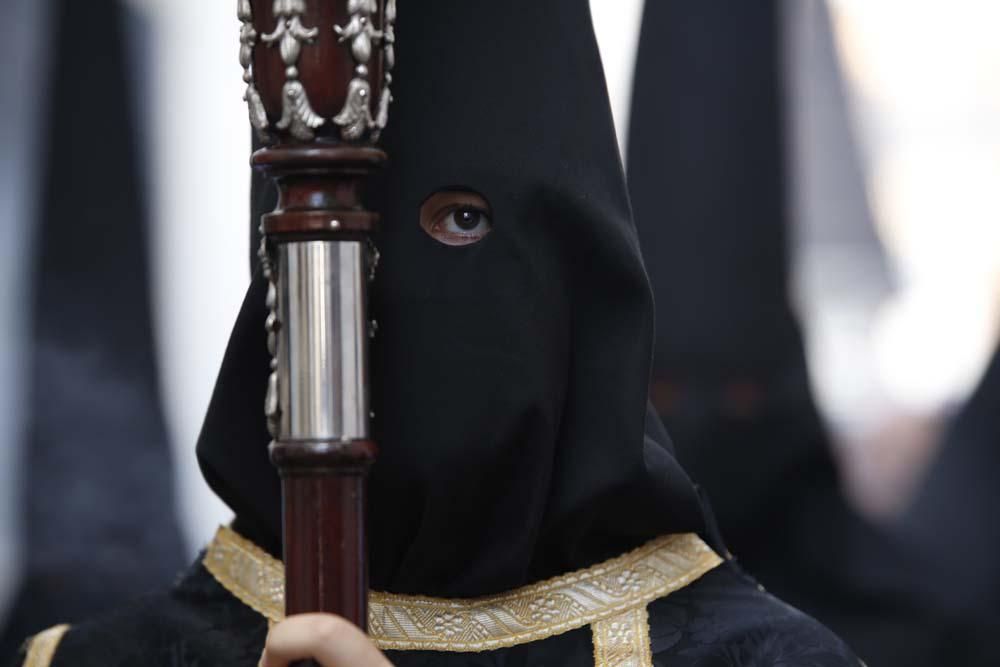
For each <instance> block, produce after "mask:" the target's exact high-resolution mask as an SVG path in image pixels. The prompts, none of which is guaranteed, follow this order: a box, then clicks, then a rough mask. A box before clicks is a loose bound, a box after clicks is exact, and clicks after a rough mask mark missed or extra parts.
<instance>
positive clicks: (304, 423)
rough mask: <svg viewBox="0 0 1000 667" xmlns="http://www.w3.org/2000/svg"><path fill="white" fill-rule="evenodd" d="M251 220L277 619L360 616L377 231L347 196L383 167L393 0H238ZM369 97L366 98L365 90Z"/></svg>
mask: <svg viewBox="0 0 1000 667" xmlns="http://www.w3.org/2000/svg"><path fill="white" fill-rule="evenodd" d="M238 3H239V9H238V11H239V19H240V21H241V30H240V47H241V48H240V63H241V65H242V66H243V72H244V73H243V80H244V82H245V83H246V85H247V88H246V92H245V95H244V97H245V99H246V101H247V104H248V107H249V112H250V121H251V124H252V125H253V126H254V128H255V129H256V131H257V132H258V133H259V135H260V136H261V138H262V139H264V140H265V141H266V143H267V147H265V148H262V149H261V150H259V151H257V152H256V153H254V155H253V158H252V160H251V162H252V164H253V166H254V167H255V168H256V169H260V170H262V171H263V172H264V173H265V174H267V175H268V176H269V177H270V178H272V179H273V180H274V182H275V184H276V185H277V188H278V193H279V195H278V204H277V206H276V208H275V209H274V211H272V212H271V213H268V214H266V215H264V216H263V218H262V220H261V228H262V231H263V241H262V243H261V248H260V257H261V264H262V270H263V272H264V275H265V277H266V279H267V280H268V282H269V286H268V296H267V300H268V309H269V315H268V318H267V322H266V325H265V326H266V328H267V340H268V343H267V344H268V349H269V351H270V353H271V355H272V361H271V374H270V377H269V379H268V387H267V398H266V405H265V412H266V417H267V422H268V428H269V430H270V432H271V436H272V437H273V441H272V443H271V447H270V451H271V460H272V462H273V463H274V464H275V466H277V468H278V470H279V473H280V475H281V479H282V498H283V548H284V561H285V569H286V584H285V588H286V593H285V599H286V613H288V614H294V613H302V612H312V611H323V612H331V613H336V614H340V615H341V616H344V617H345V618H347V619H349V620H351V621H353V622H354V623H355V624H357V625H358V626H360V627H362V628H365V627H366V621H367V592H368V580H367V543H366V531H365V519H366V506H365V505H366V502H365V500H366V499H365V494H366V478H367V474H368V470H369V468H370V466H371V464H372V463H373V462H374V460H375V455H376V452H377V449H376V447H375V443H374V442H373V441H372V439H371V433H370V424H369V422H370V416H371V412H370V407H369V385H368V340H369V337H370V336H371V335H373V334H374V323H372V322H371V321H370V318H369V316H368V311H367V289H368V283H369V281H370V280H371V279H372V278H373V276H374V271H375V268H376V266H377V262H378V253H377V251H375V249H374V246H373V245H372V243H371V241H370V234H371V233H372V232H373V231H374V229H375V226H376V224H377V222H378V217H377V215H376V214H375V213H373V212H371V211H369V210H367V209H366V208H365V206H364V203H363V201H362V194H363V190H364V185H365V181H366V179H367V177H368V176H369V175H370V174H371V173H372V172H374V171H375V170H376V169H378V168H379V166H380V165H381V164H382V163H383V162H384V160H385V157H386V156H385V154H384V153H383V152H382V151H381V150H379V149H378V148H377V147H376V144H377V142H378V136H379V133H380V132H381V130H382V129H383V128H384V127H385V124H386V121H387V119H388V110H389V104H390V102H391V100H392V96H391V93H390V84H391V82H392V74H391V72H392V68H393V64H394V42H395V35H394V31H393V23H394V20H395V14H396V7H395V0H238ZM373 91H374V93H376V94H373Z"/></svg>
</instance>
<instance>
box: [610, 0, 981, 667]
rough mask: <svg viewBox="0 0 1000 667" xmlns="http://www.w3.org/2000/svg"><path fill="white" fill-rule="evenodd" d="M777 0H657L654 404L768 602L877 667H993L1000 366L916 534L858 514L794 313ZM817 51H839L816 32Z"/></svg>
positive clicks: (640, 130) (646, 59) (646, 190)
mask: <svg viewBox="0 0 1000 667" xmlns="http://www.w3.org/2000/svg"><path fill="white" fill-rule="evenodd" d="M784 4H787V3H782V2H780V1H779V0H767V1H766V2H755V3H734V2H728V1H726V0H649V1H648V2H646V5H645V14H644V17H643V25H642V35H641V39H640V47H639V52H638V57H637V64H636V71H635V86H634V92H633V100H632V115H631V123H630V136H629V145H628V150H627V156H628V182H629V190H630V196H631V201H632V205H633V212H634V216H635V220H636V225H637V228H638V232H639V237H640V239H641V242H642V249H643V254H644V257H645V263H646V267H647V269H648V271H649V276H650V282H651V284H652V287H653V293H654V295H655V298H656V303H657V309H658V323H657V330H656V337H655V341H654V347H655V355H654V363H653V371H652V385H651V395H652V398H653V403H654V406H655V407H656V409H657V411H658V413H659V416H660V417H661V418H662V419H663V420H664V422H665V423H666V425H667V427H668V428H669V429H670V433H671V434H672V435H673V437H674V439H675V441H676V443H677V449H676V454H677V458H678V459H679V460H680V462H681V463H682V465H683V466H684V467H685V469H686V470H687V471H689V472H690V474H691V476H692V478H693V479H694V480H695V481H697V482H698V483H699V484H702V485H703V486H704V488H705V489H706V491H707V493H708V494H709V496H710V497H711V499H712V503H713V508H714V510H715V516H716V517H717V518H718V522H719V525H720V527H721V529H722V532H723V533H724V535H725V536H726V541H727V545H728V546H729V547H730V548H731V549H732V551H733V553H734V554H735V555H736V558H737V559H738V560H739V562H740V563H741V565H742V566H744V567H746V568H747V570H748V571H749V572H751V573H752V574H753V575H754V576H755V577H758V578H759V579H760V581H761V582H762V583H763V584H764V585H765V586H767V588H768V590H770V591H772V592H774V593H776V594H777V595H779V596H781V597H782V598H783V599H785V600H787V601H789V602H791V603H792V604H794V605H796V606H798V607H800V608H802V609H804V610H805V611H807V612H808V613H810V614H812V615H814V616H815V617H816V618H818V619H819V620H820V621H822V622H823V623H825V624H828V625H829V626H830V627H831V628H832V629H833V630H835V631H836V632H837V633H838V634H840V635H841V636H842V637H844V638H845V639H846V640H847V641H848V642H850V644H851V645H852V646H853V647H854V648H855V649H856V650H857V651H859V652H860V653H861V654H862V655H863V656H864V657H865V659H866V660H868V661H870V663H871V664H873V665H883V664H884V665H907V667H918V666H923V665H927V666H930V665H940V664H954V665H963V666H970V667H971V666H972V665H976V666H978V665H995V664H998V661H997V659H996V657H995V651H992V650H991V649H992V648H993V647H992V646H990V644H991V640H990V639H989V638H991V637H993V636H995V634H996V627H997V621H996V613H995V611H994V612H993V613H992V615H991V613H990V612H989V611H987V610H988V609H989V607H988V605H986V604H984V602H986V600H987V599H988V598H989V596H991V595H995V594H996V590H997V588H996V587H995V586H994V587H992V588H991V587H990V582H991V581H997V579H996V573H997V572H998V569H997V568H996V567H995V566H994V567H991V565H995V563H996V558H995V557H994V554H993V553H992V552H991V551H989V550H983V549H977V548H976V545H977V544H983V543H987V544H989V543H993V544H996V543H998V542H1000V540H997V541H993V542H990V541H989V540H986V541H985V542H977V540H981V539H983V537H984V536H985V535H987V534H989V531H990V530H991V529H992V530H993V532H994V534H996V533H997V531H996V530H995V529H994V528H995V527H997V526H1000V523H998V522H997V521H992V522H991V521H990V519H989V518H987V517H989V516H993V514H995V511H994V510H995V508H996V503H995V502H994V503H990V502H987V501H988V500H989V499H993V498H996V497H997V495H996V491H995V489H996V488H997V486H996V484H995V483H994V480H993V471H994V470H995V469H996V467H995V466H991V465H989V464H990V463H992V462H993V461H996V451H997V450H996V447H995V444H996V437H995V434H996V433H997V430H996V429H995V428H994V429H992V430H990V428H989V426H990V424H991V423H992V424H994V425H995V424H996V423H997V421H996V420H995V419H993V420H992V422H991V420H990V417H991V416H995V415H996V414H997V410H996V406H995V403H990V402H989V401H991V400H993V399H992V398H987V396H994V397H995V395H996V394H998V393H1000V388H997V389H994V390H993V393H992V394H991V393H989V392H990V390H989V389H988V387H989V384H990V383H991V382H993V383H994V384H996V385H1000V362H997V363H995V364H994V368H993V370H992V371H991V373H989V374H987V379H986V380H985V381H984V387H983V389H981V390H980V393H979V394H978V395H977V398H976V399H974V400H973V401H972V403H971V404H970V407H969V408H968V409H967V410H966V411H965V413H964V414H963V416H962V418H961V419H960V420H959V425H957V426H956V427H955V428H954V429H953V432H952V435H951V437H950V441H951V442H952V443H953V447H952V448H951V449H952V450H953V451H950V452H946V455H945V456H942V459H941V461H940V462H939V463H938V464H936V465H935V466H933V471H932V473H931V475H930V483H929V484H928V486H927V489H926V490H925V491H924V492H923V494H922V496H921V502H920V503H919V504H918V505H917V506H915V507H914V509H913V510H912V511H911V513H910V515H909V516H910V521H909V522H908V524H907V530H905V531H904V530H900V531H891V530H888V529H886V528H883V527H880V526H875V525H873V524H872V523H870V522H868V521H866V520H865V519H864V517H862V516H861V515H859V514H858V513H857V512H855V511H854V510H853V508H851V506H850V505H849V504H848V502H847V501H846V499H845V498H843V497H842V495H841V491H840V484H839V480H838V475H837V469H836V466H835V462H834V459H833V455H832V443H831V441H830V438H829V435H828V434H827V432H826V429H825V426H824V424H823V421H822V420H821V418H820V415H819V412H818V410H817V407H816V404H815V402H814V401H813V397H812V393H811V390H810V382H809V374H808V368H807V364H806V356H805V350H804V345H803V340H802V333H801V330H800V327H799V324H798V322H797V319H796V316H795V313H794V311H793V308H792V301H791V285H790V279H789V264H790V262H789V242H788V235H789V224H788V223H789V211H788V208H787V207H788V201H789V200H790V197H789V195H788V192H789V190H790V184H791V180H792V179H791V178H790V177H789V175H788V174H787V172H786V168H785V149H786V141H787V134H786V129H785V128H787V127H789V125H788V123H787V122H785V121H784V116H785V108H784V107H785V105H784V104H783V96H782V79H781V70H782V65H783V63H782V49H781V45H782V34H781V26H782V23H783V22H782V20H781V19H782V16H781V13H782V12H781V9H782V7H783V5H784ZM817 11H823V10H822V8H819V9H817ZM822 18H823V17H822V16H821V21H822ZM828 20H829V19H828V17H826V22H827V23H828ZM813 39H818V40H824V41H826V42H827V44H826V45H820V47H819V48H826V49H830V50H832V49H833V44H832V41H831V40H832V36H831V34H830V32H829V26H828V25H826V26H825V30H824V23H823V22H821V23H819V26H818V29H817V30H816V31H815V33H813ZM829 95H830V96H831V98H833V99H832V100H828V101H833V102H836V97H835V95H836V94H835V92H832V91H831V92H829ZM827 112H828V113H833V112H831V111H829V110H828V111H827ZM843 226H844V227H849V226H850V225H848V224H847V223H845V225H843ZM991 376H992V377H993V379H992V380H991V379H990V377H991ZM959 441H961V442H959ZM977 443H978V445H979V446H978V448H977ZM960 452H961V453H960ZM966 457H967V458H966ZM959 480H961V481H959ZM959 487H961V488H962V489H963V490H964V493H961V494H959V493H957V492H956V491H955V489H957V488H959ZM959 498H961V499H962V500H961V501H956V499H959ZM973 499H974V500H973ZM991 512H993V514H991ZM957 545H962V547H958V546H957ZM945 572H947V573H950V574H949V575H948V576H945V577H942V576H941V575H942V573H945ZM943 600H946V602H944V601H943ZM992 600H996V598H995V597H994V598H992ZM993 609H994V610H995V609H996V607H993ZM984 639H986V641H984ZM992 643H995V642H992ZM987 654H989V655H987Z"/></svg>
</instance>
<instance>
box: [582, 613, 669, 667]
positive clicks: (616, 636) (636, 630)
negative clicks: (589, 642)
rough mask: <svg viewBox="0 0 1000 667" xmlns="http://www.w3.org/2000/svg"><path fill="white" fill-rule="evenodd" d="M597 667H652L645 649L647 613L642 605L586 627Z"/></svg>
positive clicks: (651, 656) (647, 634) (650, 655)
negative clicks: (588, 630) (591, 639)
mask: <svg viewBox="0 0 1000 667" xmlns="http://www.w3.org/2000/svg"><path fill="white" fill-rule="evenodd" d="M590 628H591V631H592V632H593V634H594V665H596V666H597V667H653V653H652V651H651V650H650V648H649V612H647V611H646V607H645V605H643V606H641V607H635V608H633V609H629V610H628V611H626V612H625V613H624V614H621V615H620V616H613V617H611V618H607V619H604V620H603V621H598V622H596V623H594V624H593V625H591V626H590Z"/></svg>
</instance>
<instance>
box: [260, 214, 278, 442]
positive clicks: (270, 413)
mask: <svg viewBox="0 0 1000 667" xmlns="http://www.w3.org/2000/svg"><path fill="white" fill-rule="evenodd" d="M260 233H261V237H260V246H259V247H258V248H257V257H258V258H259V259H260V267H261V273H263V274H264V278H265V279H266V280H267V300H266V305H267V320H266V321H265V323H264V329H265V330H266V331H267V352H268V354H270V355H271V367H270V371H271V372H270V374H269V375H268V377H267V394H266V395H265V397H264V415H265V416H266V417H267V431H268V433H270V434H271V437H272V438H277V437H278V434H279V432H280V430H281V401H280V399H279V396H280V394H279V391H278V390H279V387H278V382H279V381H278V339H279V335H278V334H279V332H280V331H281V320H279V319H278V284H277V280H278V276H277V271H276V267H275V266H274V260H273V259H272V257H271V253H270V250H269V248H268V245H267V237H266V236H265V235H264V225H263V224H261V229H260Z"/></svg>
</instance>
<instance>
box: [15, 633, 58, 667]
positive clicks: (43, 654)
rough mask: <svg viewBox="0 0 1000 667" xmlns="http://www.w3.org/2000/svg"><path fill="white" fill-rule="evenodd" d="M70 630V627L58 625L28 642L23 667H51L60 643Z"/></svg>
mask: <svg viewBox="0 0 1000 667" xmlns="http://www.w3.org/2000/svg"><path fill="white" fill-rule="evenodd" d="M68 630H69V626H68V625H56V626H53V627H51V628H49V629H48V630H45V631H43V632H39V633H38V634H37V635H35V636H34V637H32V638H31V639H30V640H29V642H28V650H27V652H26V653H25V656H24V665H23V667H49V665H50V664H52V658H53V657H54V656H55V654H56V649H57V648H59V642H61V641H62V638H63V635H65V634H66V632H67V631H68Z"/></svg>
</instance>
